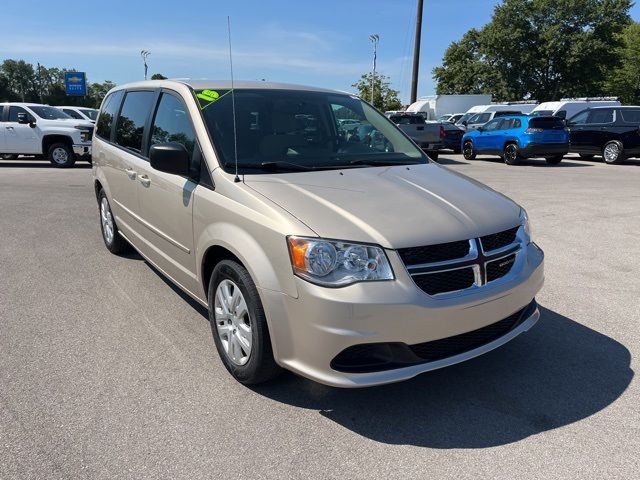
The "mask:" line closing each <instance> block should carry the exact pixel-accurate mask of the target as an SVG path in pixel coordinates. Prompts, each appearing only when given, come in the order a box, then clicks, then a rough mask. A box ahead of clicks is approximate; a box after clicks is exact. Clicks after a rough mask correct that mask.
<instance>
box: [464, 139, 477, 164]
mask: <svg viewBox="0 0 640 480" xmlns="http://www.w3.org/2000/svg"><path fill="white" fill-rule="evenodd" d="M462 154H463V155H464V158H465V160H475V159H476V151H475V150H474V148H473V142H471V141H466V142H464V145H463V146H462Z"/></svg>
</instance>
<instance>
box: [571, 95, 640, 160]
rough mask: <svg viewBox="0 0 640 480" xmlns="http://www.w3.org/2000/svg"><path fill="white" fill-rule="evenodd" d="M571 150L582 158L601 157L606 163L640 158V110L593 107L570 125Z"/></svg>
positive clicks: (576, 117)
mask: <svg viewBox="0 0 640 480" xmlns="http://www.w3.org/2000/svg"><path fill="white" fill-rule="evenodd" d="M567 126H568V127H569V130H570V132H571V145H570V147H569V151H570V152H572V153H579V154H580V156H581V157H582V158H593V157H594V156H596V155H602V158H603V159H604V161H605V163H620V162H622V161H623V160H624V159H625V158H629V157H638V156H640V107H593V108H588V109H586V110H583V111H581V112H580V113H578V114H576V115H574V116H573V117H571V119H570V120H569V121H568V122H567Z"/></svg>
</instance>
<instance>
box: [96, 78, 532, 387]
mask: <svg viewBox="0 0 640 480" xmlns="http://www.w3.org/2000/svg"><path fill="white" fill-rule="evenodd" d="M345 119H349V120H356V121H357V122H358V123H359V124H361V125H367V126H368V127H367V128H366V129H362V131H363V132H364V133H363V134H362V135H354V134H353V133H352V132H351V133H350V134H347V132H346V131H345V130H344V129H343V128H342V127H341V125H345V124H347V122H344V121H341V120H345ZM93 160H94V162H93V177H94V182H95V190H96V196H97V199H98V206H99V213H100V224H101V229H102V234H103V238H104V243H105V245H106V246H107V248H108V249H109V250H110V251H111V252H113V253H120V252H122V251H123V250H125V249H127V248H128V247H129V246H130V245H132V246H133V247H134V248H135V249H136V250H137V251H138V252H139V253H140V254H141V255H142V256H143V257H144V258H145V259H147V260H148V261H149V263H151V264H153V265H154V266H155V267H157V268H158V269H159V270H160V271H161V272H162V273H163V274H164V275H166V276H167V277H169V278H170V279H171V280H172V281H173V282H175V283H176V284H177V285H178V286H179V287H180V288H182V289H183V290H184V291H185V292H187V293H188V294H189V295H190V296H192V297H193V298H194V299H196V300H197V301H198V302H200V303H202V304H203V305H206V306H207V307H208V309H209V317H210V321H211V328H212V331H213V337H214V340H215V344H216V347H217V349H218V352H219V354H220V357H221V359H222V362H223V363H224V365H225V367H226V368H227V369H228V370H229V372H230V373H231V374H232V375H233V376H234V377H235V378H236V379H238V380H239V381H240V382H243V383H257V382H261V381H266V380H269V379H271V378H273V377H274V376H276V375H277V374H278V373H279V371H280V370H281V369H282V368H286V369H289V370H292V371H294V372H297V373H299V374H301V375H303V376H306V377H308V378H311V379H314V380H316V381H318V382H321V383H324V384H328V385H334V386H340V387H361V386H367V385H377V384H383V383H389V382H395V381H399V380H403V379H407V378H411V377H413V376H415V375H417V374H420V373H422V372H426V371H429V370H433V369H436V368H440V367H444V366H447V365H451V364H454V363H457V362H461V361H463V360H467V359H470V358H472V357H475V356H477V355H480V354H482V353H485V352H487V351H489V350H492V349H494V348H496V347H498V346H500V345H502V344H504V343H506V342H507V341H509V340H511V339H513V338H514V337H516V336H517V335H518V334H520V333H522V332H524V331H526V330H528V329H530V328H531V327H532V326H533V325H534V324H535V323H536V321H537V320H538V318H539V315H540V314H539V311H538V308H537V305H536V302H535V299H534V297H535V295H536V293H537V292H538V291H539V290H540V288H541V286H542V283H543V277H544V275H543V253H542V251H541V250H540V248H538V246H537V245H536V244H535V243H533V241H532V240H531V230H530V227H529V220H528V218H527V214H526V213H525V211H524V210H523V209H522V208H521V207H520V206H518V205H517V204H516V203H514V202H513V201H511V200H509V199H508V198H506V197H504V196H502V195H501V194H498V193H496V192H495V191H493V190H491V189H490V188H488V187H486V186H484V185H482V184H480V183H477V182H474V181H472V180H470V179H468V178H466V177H463V176H461V175H458V174H455V173H452V172H451V171H449V170H447V169H445V168H443V167H441V166H439V165H437V164H435V163H433V162H432V161H431V160H430V159H429V158H428V157H427V156H425V154H424V153H423V152H422V151H421V150H420V149H419V148H418V147H417V146H416V145H415V144H414V143H413V142H412V141H411V140H410V139H409V138H408V137H406V136H405V135H404V134H403V133H402V132H401V131H400V130H399V129H398V128H397V127H396V126H395V125H394V124H393V123H392V122H390V121H389V120H387V119H386V118H385V117H384V116H383V115H382V114H380V113H378V112H377V111H376V110H375V109H374V108H372V107H371V106H370V105H369V104H367V103H366V102H363V101H362V100H360V99H358V98H357V97H354V96H351V95H348V94H344V93H339V92H336V91H331V90H323V89H317V88H310V87H300V86H292V85H283V84H272V83H266V82H236V83H235V86H234V88H233V89H232V85H231V84H230V83H228V82H214V81H209V82H205V81H193V82H190V81H169V80H160V81H148V82H141V83H134V84H129V85H124V86H121V87H117V88H116V89H114V90H112V91H111V92H110V93H109V94H108V95H107V97H106V98H105V100H104V102H103V104H102V108H101V110H100V114H99V117H98V120H97V124H96V134H95V140H94V145H93Z"/></svg>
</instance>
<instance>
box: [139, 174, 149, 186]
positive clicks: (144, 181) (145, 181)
mask: <svg viewBox="0 0 640 480" xmlns="http://www.w3.org/2000/svg"><path fill="white" fill-rule="evenodd" d="M138 179H139V180H140V183H141V184H142V185H143V186H145V187H148V186H149V185H151V179H150V178H149V177H147V176H146V175H140V176H139V177H138Z"/></svg>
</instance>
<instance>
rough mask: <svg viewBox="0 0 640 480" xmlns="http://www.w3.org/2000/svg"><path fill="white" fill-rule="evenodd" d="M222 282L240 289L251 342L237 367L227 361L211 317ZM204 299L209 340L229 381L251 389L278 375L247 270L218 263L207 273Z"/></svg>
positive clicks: (264, 321) (214, 322)
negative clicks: (249, 386)
mask: <svg viewBox="0 0 640 480" xmlns="http://www.w3.org/2000/svg"><path fill="white" fill-rule="evenodd" d="M224 280H230V281H231V282H233V284H235V285H237V286H238V287H239V288H240V292H241V293H242V296H243V297H244V299H245V302H246V304H247V313H248V320H249V324H250V326H251V338H252V341H251V349H250V353H249V355H248V357H249V358H248V360H247V361H246V363H245V364H244V365H239V364H237V363H235V362H234V361H233V360H232V359H231V357H230V356H229V354H228V353H227V352H226V350H225V347H224V345H223V343H222V339H221V334H219V333H218V325H219V324H218V321H217V320H216V314H215V297H216V291H217V289H218V285H219V284H220V283H221V282H222V281H224ZM208 298H209V322H210V324H211V333H212V334H213V340H214V342H215V344H216V348H217V350H218V355H220V359H221V360H222V363H223V364H224V366H225V368H226V369H227V370H228V371H229V373H230V374H231V375H232V376H233V378H235V379H236V380H237V381H239V382H240V383H242V384H244V385H254V384H257V383H263V382H267V381H269V380H272V379H274V378H275V377H277V376H278V375H280V373H281V372H282V368H281V367H280V366H278V364H277V363H276V361H275V360H274V358H273V349H272V347H271V337H270V335H269V327H268V326H267V318H266V315H265V313H264V309H263V308H262V302H261V301H260V296H259V295H258V289H257V288H256V285H255V283H253V280H252V279H251V275H249V272H248V271H247V269H246V268H244V267H243V266H242V265H240V264H239V263H238V262H235V261H233V260H222V261H221V262H220V263H218V264H217V265H216V266H215V268H214V269H213V272H212V273H211V279H210V281H209V292H208ZM224 323H225V321H224V320H222V321H221V322H220V325H221V326H222V325H224ZM234 332H235V330H234Z"/></svg>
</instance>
